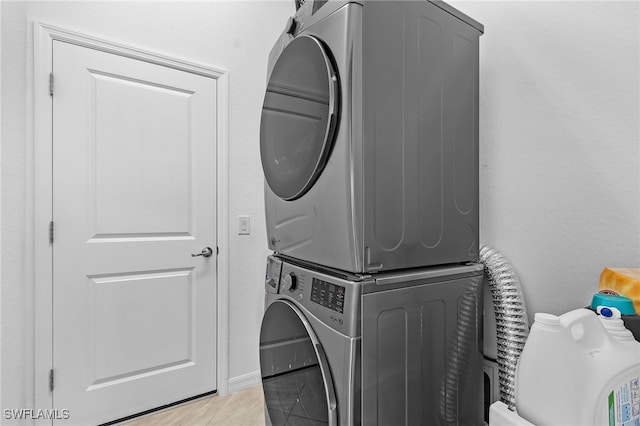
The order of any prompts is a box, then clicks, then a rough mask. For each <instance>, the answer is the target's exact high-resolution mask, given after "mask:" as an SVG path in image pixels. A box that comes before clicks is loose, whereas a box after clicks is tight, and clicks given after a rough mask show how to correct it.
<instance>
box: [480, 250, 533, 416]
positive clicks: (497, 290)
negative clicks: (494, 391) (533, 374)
mask: <svg viewBox="0 0 640 426" xmlns="http://www.w3.org/2000/svg"><path fill="white" fill-rule="evenodd" d="M480 262H481V263H482V264H483V265H484V271H485V275H486V276H487V278H488V279H489V286H490V288H491V297H492V299H493V306H494V310H495V317H496V334H497V336H496V337H497V341H498V377H499V381H500V401H502V402H504V403H505V404H506V405H507V406H508V407H509V409H510V410H511V411H514V410H515V406H516V396H515V376H516V364H517V363H518V359H519V358H520V354H521V353H522V349H523V348H524V344H525V342H526V340H527V336H528V335H529V318H528V317H527V309H526V306H525V304H524V295H523V293H522V287H521V286H520V280H519V279H518V275H517V274H516V273H515V271H514V270H513V268H512V266H511V263H509V261H508V260H507V259H506V258H505V257H504V256H503V255H502V253H500V252H499V251H498V250H495V249H492V248H490V247H487V246H482V247H481V248H480Z"/></svg>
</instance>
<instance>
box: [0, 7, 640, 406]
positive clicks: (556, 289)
mask: <svg viewBox="0 0 640 426" xmlns="http://www.w3.org/2000/svg"><path fill="white" fill-rule="evenodd" d="M452 4H453V5H454V6H456V7H459V8H460V9H461V10H463V11H464V12H466V13H468V14H469V15H471V16H473V17H474V18H475V19H477V20H479V21H480V22H482V23H483V24H485V26H486V34H485V35H484V36H483V37H482V38H481V60H480V65H481V76H480V79H481V82H480V99H481V105H480V108H481V109H480V114H481V121H480V144H481V149H480V150H481V152H480V161H481V166H480V173H481V175H480V178H481V193H480V200H481V208H480V213H481V230H480V233H481V241H482V242H483V243H484V244H489V245H491V246H494V247H496V248H498V249H500V250H502V251H503V253H504V254H505V255H506V256H507V257H509V258H510V260H511V261H512V262H513V264H514V266H515V267H516V269H517V271H518V272H519V274H520V277H521V279H522V282H523V285H524V287H525V295H526V296H527V300H528V304H529V308H530V309H531V310H532V311H548V312H553V313H562V312H565V311H567V310H569V309H573V308H575V307H578V306H583V305H585V304H587V303H588V301H589V298H590V295H591V294H592V293H593V292H594V291H595V289H596V288H597V283H598V274H599V272H600V270H601V269H602V268H603V267H604V266H640V175H639V173H640V172H639V171H640V150H639V146H640V135H639V128H638V117H640V111H639V105H638V104H639V101H638V99H639V97H638V95H639V84H638V75H639V74H640V70H639V68H638V67H639V65H638V64H639V45H638V40H639V34H638V27H639V25H638V13H639V10H638V3H637V2H626V3H614V2H602V3H596V2H473V1H471V2H462V1H452ZM0 7H1V8H2V12H1V14H0V15H1V19H2V37H1V43H2V125H1V127H0V128H1V131H2V146H1V152H0V154H1V163H0V165H1V179H2V180H1V183H0V185H1V190H2V205H1V208H2V211H1V215H2V216H1V217H2V222H1V232H2V242H1V244H2V247H1V250H2V260H1V264H0V273H1V279H2V281H1V288H0V292H1V295H2V299H1V305H0V309H1V315H2V317H1V320H2V325H1V328H0V334H1V335H2V348H1V364H0V368H1V382H2V389H1V390H2V393H1V401H0V403H1V406H2V408H20V407H30V406H32V404H33V273H32V271H31V268H32V264H31V263H30V259H31V255H30V251H31V250H32V243H31V242H30V240H29V239H30V238H31V236H32V234H33V230H32V225H31V220H32V217H31V214H32V210H31V209H32V205H33V200H32V189H31V186H30V185H32V173H33V170H32V157H31V155H32V143H33V141H32V134H33V131H32V125H33V113H32V99H31V91H32V82H31V79H32V61H33V59H32V35H31V22H32V21H43V22H47V23H50V24H53V25H58V26H63V27H68V28H70V29H75V30H77V31H80V32H86V33H89V34H93V35H96V36H98V37H102V38H107V39H113V40H114V41H119V42H122V43H125V44H131V43H133V44H137V45H139V46H141V47H143V48H146V49H149V50H154V51H158V52H161V53H166V54H169V55H175V56H178V57H182V58H185V59H188V60H192V61H196V62H203V63H205V64H211V65H213V66H217V67H223V68H226V69H227V70H228V71H229V76H230V78H229V84H230V90H229V99H230V118H229V121H230V127H229V137H230V146H229V148H230V150H229V170H230V188H229V194H230V205H229V218H230V224H231V229H230V234H229V235H230V253H229V258H230V276H229V279H230V283H229V295H230V301H229V312H230V324H229V327H230V329H229V336H230V346H229V351H230V357H229V362H230V366H229V367H230V371H229V375H230V377H232V378H233V377H242V376H243V375H245V374H247V373H251V372H254V371H256V370H257V368H258V362H257V352H256V341H257V338H258V328H259V324H260V318H261V314H262V291H263V289H262V279H263V274H264V256H265V255H266V253H267V250H266V243H265V230H264V222H263V219H262V216H263V204H262V203H263V195H262V173H261V169H260V160H259V150H258V122H259V114H260V106H261V103H262V96H263V88H264V75H265V69H266V57H267V53H268V51H269V49H270V47H271V45H272V43H273V42H274V41H275V39H276V38H277V36H278V34H279V32H280V30H281V29H282V27H283V26H284V23H285V20H286V18H287V17H288V16H289V15H290V14H291V13H292V12H293V0H286V1H285V2H278V3H273V2H265V1H261V2H256V3H250V2H244V1H235V2H233V4H230V3H223V2H197V3H184V2H181V3H180V4H176V3H170V2H158V3H155V2H143V3H120V2H109V3H106V4H105V3H102V2H68V3H59V2H41V3H40V2H38V3H36V2H29V3H26V2H15V3H12V2H6V1H2V2H0ZM239 214H249V215H251V216H252V219H253V220H252V235H251V236H248V237H241V236H237V235H236V234H235V226H236V223H235V218H236V216H237V215H239ZM38 408H42V407H38Z"/></svg>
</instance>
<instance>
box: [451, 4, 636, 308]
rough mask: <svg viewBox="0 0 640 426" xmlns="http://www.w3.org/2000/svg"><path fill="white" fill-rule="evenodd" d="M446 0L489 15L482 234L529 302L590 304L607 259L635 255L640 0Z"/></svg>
mask: <svg viewBox="0 0 640 426" xmlns="http://www.w3.org/2000/svg"><path fill="white" fill-rule="evenodd" d="M450 3H451V4H452V5H453V6H455V7H457V8H459V9H460V10H462V11H464V12H465V13H467V14H468V15H469V16H472V17H473V18H475V19H476V20H478V21H480V22H482V23H483V24H484V25H485V34H484V35H483V36H482V37H481V38H480V240H481V243H482V244H486V245H489V246H492V247H495V248H497V249H499V250H501V251H502V252H503V254H505V256H507V257H508V258H509V259H510V260H511V262H512V263H513V265H514V267H515V269H516V270H517V272H518V273H519V276H520V279H521V281H522V285H523V287H524V293H525V297H526V300H527V305H528V308H529V310H530V312H531V313H533V312H550V313H554V314H560V313H564V312H567V311H569V310H571V309H575V308H578V307H582V306H586V305H588V304H589V303H590V301H591V295H592V294H593V293H594V292H596V291H597V288H598V280H599V275H600V272H601V271H602V269H603V268H604V267H606V266H613V267H623V266H635V267H640V134H639V133H640V128H639V121H640V108H639V103H640V85H639V81H640V34H639V31H640V30H639V28H640V6H639V5H640V3H638V2H613V1H606V2H593V1H571V2H565V1H536V2H528V1H514V2H486V1H458V0H455V1H451V2H450ZM530 318H531V319H532V318H533V315H532V314H530Z"/></svg>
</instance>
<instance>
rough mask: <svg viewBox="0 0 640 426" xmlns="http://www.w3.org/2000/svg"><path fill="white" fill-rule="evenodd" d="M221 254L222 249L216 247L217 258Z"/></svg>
mask: <svg viewBox="0 0 640 426" xmlns="http://www.w3.org/2000/svg"><path fill="white" fill-rule="evenodd" d="M219 254H220V247H217V246H216V256H218V255H219Z"/></svg>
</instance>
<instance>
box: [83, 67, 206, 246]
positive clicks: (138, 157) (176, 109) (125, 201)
mask: <svg viewBox="0 0 640 426" xmlns="http://www.w3.org/2000/svg"><path fill="white" fill-rule="evenodd" d="M90 74H91V77H92V93H91V94H92V95H93V97H94V99H92V101H93V105H92V107H93V108H94V109H95V111H99V112H100V113H99V114H96V115H95V116H94V117H92V118H93V120H92V122H91V123H90V126H91V133H92V134H93V135H95V139H94V140H93V141H91V142H93V144H94V146H95V148H94V149H95V153H96V156H95V158H96V165H95V170H94V172H95V177H94V179H95V195H96V204H95V209H96V211H95V213H96V234H107V235H121V234H136V233H137V234H140V233H144V234H151V235H157V234H166V233H181V234H184V235H188V234H190V231H191V229H190V224H191V220H190V216H191V209H190V207H191V200H190V191H189V188H190V185H191V179H190V176H191V173H192V170H191V161H190V158H189V156H190V151H191V149H190V148H191V144H192V141H191V140H190V139H191V138H190V135H189V130H190V128H191V123H190V115H191V114H190V107H191V103H192V102H191V98H192V96H193V95H194V93H193V92H191V91H185V90H182V89H179V88H171V87H161V86H158V85H157V84H154V83H153V82H146V81H131V80H130V79H127V78H125V77H124V76H116V75H109V76H107V75H104V74H99V73H97V72H95V71H94V72H90ZM123 99H127V102H126V103H123V102H122V100H123ZM149 106H153V108H150V107H149ZM160 141H161V143H162V145H161V146H159V142H160ZM128 182H132V183H135V184H134V185H128V184H127V183H128ZM155 187H160V188H163V190H162V191H154V190H153V188H155ZM141 193H144V194H145V196H142V197H141V196H140V194H141Z"/></svg>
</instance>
